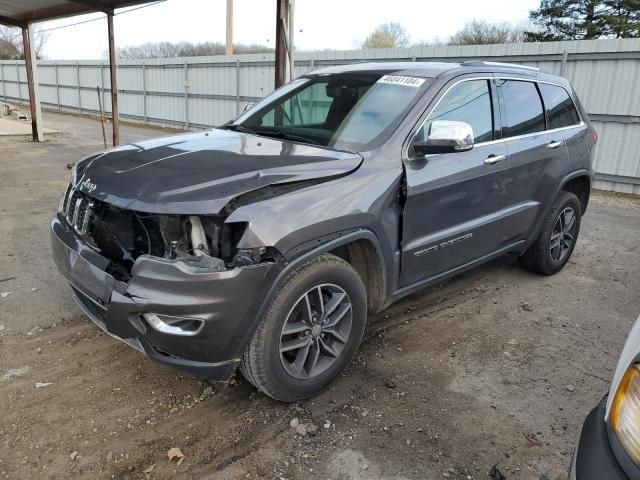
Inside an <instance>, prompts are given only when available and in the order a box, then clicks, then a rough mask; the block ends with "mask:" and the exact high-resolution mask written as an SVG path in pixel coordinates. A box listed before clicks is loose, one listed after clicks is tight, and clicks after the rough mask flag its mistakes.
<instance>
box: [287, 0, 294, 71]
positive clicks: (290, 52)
mask: <svg viewBox="0 0 640 480" xmlns="http://www.w3.org/2000/svg"><path fill="white" fill-rule="evenodd" d="M288 1H289V11H288V15H287V17H286V19H287V26H288V27H289V37H288V38H287V54H288V55H289V75H287V81H289V82H290V81H291V80H293V79H294V78H295V75H296V74H295V69H294V67H295V61H294V56H293V32H294V30H295V27H294V24H293V23H294V22H293V16H294V14H295V13H294V12H295V5H296V2H295V0H288Z"/></svg>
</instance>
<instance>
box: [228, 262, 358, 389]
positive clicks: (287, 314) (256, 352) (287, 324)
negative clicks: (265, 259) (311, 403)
mask: <svg viewBox="0 0 640 480" xmlns="http://www.w3.org/2000/svg"><path fill="white" fill-rule="evenodd" d="M366 319H367V296H366V291H365V288H364V285H363V283H362V280H361V278H360V276H359V275H358V273H357V272H356V271H355V270H354V268H353V267H352V266H351V265H350V264H348V263H347V262H345V261H344V260H342V259H340V258H338V257H336V256H334V255H321V256H319V257H317V258H315V259H313V260H311V261H309V262H307V263H305V264H304V265H302V266H301V267H300V268H298V269H297V270H295V271H294V272H293V273H291V274H290V275H289V276H288V277H287V279H286V280H285V281H284V283H283V284H282V286H281V287H280V288H279V290H278V293H277V294H276V295H275V297H274V299H273V300H272V302H271V304H270V306H269V308H268V310H267V313H266V315H265V317H264V318H263V320H262V322H261V324H260V326H259V327H258V330H257V331H256V333H255V335H254V336H253V339H252V340H251V343H250V344H249V347H248V349H247V351H246V352H245V354H244V355H243V357H242V361H241V364H240V370H241V372H242V374H243V375H244V376H245V378H247V380H249V381H250V382H251V383H252V384H253V385H255V386H256V387H257V388H258V389H260V390H261V391H262V392H264V393H265V394H266V395H269V396H270V397H273V398H275V399H276V400H281V401H285V402H292V401H297V400H302V399H305V398H309V397H312V396H314V395H316V394H317V393H319V392H321V391H322V390H324V389H325V388H327V387H328V386H329V385H330V384H331V382H332V381H333V380H334V379H335V378H336V377H338V376H339V375H340V374H341V373H342V372H343V371H344V369H345V368H346V366H347V365H348V364H349V362H350V361H351V359H352V358H353V356H354V354H355V352H356V351H357V349H358V345H359V344H360V341H361V340H362V336H363V334H364V327H365V323H366Z"/></svg>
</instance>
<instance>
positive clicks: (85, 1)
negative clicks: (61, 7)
mask: <svg viewBox="0 0 640 480" xmlns="http://www.w3.org/2000/svg"><path fill="white" fill-rule="evenodd" d="M67 1H70V2H71V3H77V4H79V5H82V6H83V7H87V8H90V9H92V10H97V11H98V12H104V13H111V14H113V8H112V7H111V6H110V5H107V4H105V3H102V2H101V1H99V0H67Z"/></svg>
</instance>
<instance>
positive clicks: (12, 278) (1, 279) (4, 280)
mask: <svg viewBox="0 0 640 480" xmlns="http://www.w3.org/2000/svg"><path fill="white" fill-rule="evenodd" d="M16 278H18V277H6V278H0V283H2V282H8V281H9V280H15V279H16Z"/></svg>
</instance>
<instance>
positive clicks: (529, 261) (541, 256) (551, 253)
mask: <svg viewBox="0 0 640 480" xmlns="http://www.w3.org/2000/svg"><path fill="white" fill-rule="evenodd" d="M581 216H582V210H581V207H580V201H579V200H578V197H576V196H575V195H574V194H573V193H570V192H564V191H563V192H561V193H560V194H559V195H558V197H557V198H556V199H555V201H554V202H553V205H552V206H551V210H550V211H549V214H548V215H547V218H546V220H545V222H544V224H543V225H542V230H540V233H539V234H538V238H536V240H535V242H533V244H532V245H531V246H530V247H529V249H528V250H527V251H526V252H525V253H524V255H522V256H521V257H520V263H521V264H522V266H524V267H525V268H527V269H528V270H531V271H534V272H536V273H540V274H542V275H553V274H554V273H556V272H559V271H560V270H561V269H562V267H564V266H565V264H566V263H567V261H568V260H569V258H570V257H571V254H572V253H573V249H574V248H575V246H576V241H577V240H578V234H579V233H580V219H581Z"/></svg>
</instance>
